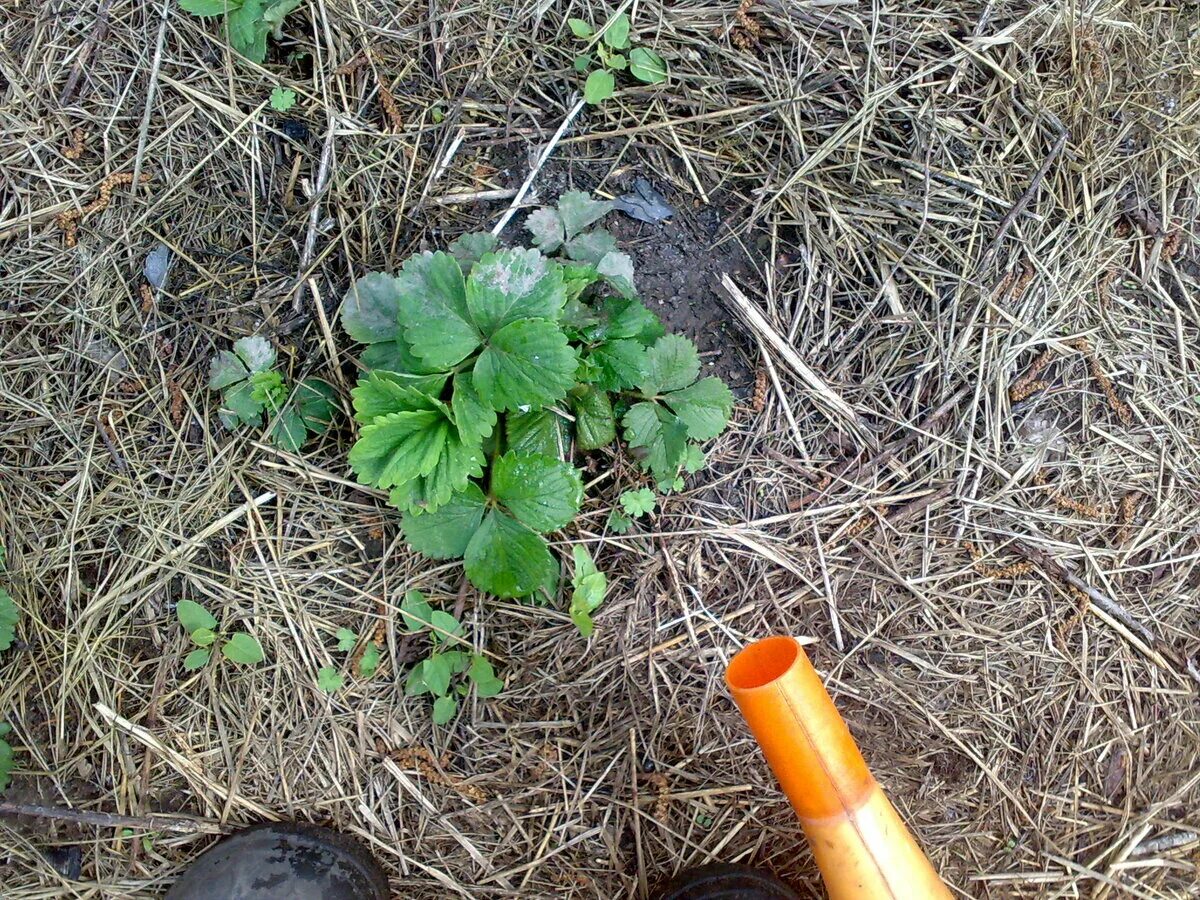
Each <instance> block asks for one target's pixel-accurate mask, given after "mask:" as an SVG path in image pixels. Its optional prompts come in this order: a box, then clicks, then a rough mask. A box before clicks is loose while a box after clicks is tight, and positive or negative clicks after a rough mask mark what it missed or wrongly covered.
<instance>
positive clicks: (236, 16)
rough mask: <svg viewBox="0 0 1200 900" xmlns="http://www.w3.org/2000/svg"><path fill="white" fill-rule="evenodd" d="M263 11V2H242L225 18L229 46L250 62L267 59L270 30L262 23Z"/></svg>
mask: <svg viewBox="0 0 1200 900" xmlns="http://www.w3.org/2000/svg"><path fill="white" fill-rule="evenodd" d="M265 9H266V3H265V0H243V3H242V6H241V7H240V8H239V9H236V10H232V11H230V12H229V14H228V15H226V16H225V29H226V31H227V32H228V34H229V45H230V46H231V47H233V49H234V50H236V51H237V52H238V53H240V54H242V56H244V57H246V59H248V60H250V61H251V62H256V63H261V62H263V61H264V60H266V58H267V32H269V31H270V30H271V29H270V28H269V27H268V26H267V24H266V23H265V22H264V21H263V13H264V12H265Z"/></svg>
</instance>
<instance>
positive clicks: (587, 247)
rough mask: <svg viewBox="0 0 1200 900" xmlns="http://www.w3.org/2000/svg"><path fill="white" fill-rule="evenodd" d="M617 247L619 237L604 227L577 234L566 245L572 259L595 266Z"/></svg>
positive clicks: (568, 254)
mask: <svg viewBox="0 0 1200 900" xmlns="http://www.w3.org/2000/svg"><path fill="white" fill-rule="evenodd" d="M616 249H617V239H616V238H615V237H613V236H612V234H610V233H609V232H608V231H607V230H605V229H603V228H597V229H595V230H594V231H587V232H584V233H583V234H577V235H575V237H573V238H571V240H569V241H567V246H566V251H567V256H569V257H571V259H573V260H576V261H577V262H584V263H589V264H590V265H593V266H595V265H597V264H599V262H600V260H602V259H604V257H606V256H607V255H608V254H610V253H612V252H613V251H615V250H616ZM631 283H632V278H631Z"/></svg>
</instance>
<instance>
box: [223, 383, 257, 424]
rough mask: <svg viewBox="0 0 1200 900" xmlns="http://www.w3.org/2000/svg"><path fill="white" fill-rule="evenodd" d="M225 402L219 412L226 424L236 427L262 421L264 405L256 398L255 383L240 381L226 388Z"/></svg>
mask: <svg viewBox="0 0 1200 900" xmlns="http://www.w3.org/2000/svg"><path fill="white" fill-rule="evenodd" d="M221 399H222V401H223V403H222V404H221V409H220V410H219V411H218V414H219V415H220V416H221V421H223V422H224V423H225V424H226V426H228V427H229V428H230V429H233V428H236V427H237V426H238V424H240V423H245V424H246V425H254V424H257V423H261V422H262V413H263V405H262V404H261V403H260V402H259V401H257V400H255V399H254V385H253V383H251V382H250V381H248V380H247V381H240V382H238V383H237V384H235V385H233V386H232V387H229V388H226V389H225V394H224V396H223V397H222V398H221Z"/></svg>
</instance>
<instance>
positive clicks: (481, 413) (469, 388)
mask: <svg viewBox="0 0 1200 900" xmlns="http://www.w3.org/2000/svg"><path fill="white" fill-rule="evenodd" d="M450 409H451V412H452V413H453V415H454V424H455V425H457V426H458V431H459V434H461V435H462V436H463V439H464V440H466V441H482V440H483V439H484V438H485V437H487V436H488V435H490V434H491V433H492V430H493V429H494V428H495V427H496V411H495V410H494V409H492V407H491V404H488V403H484V402H483V399H482V398H481V397H480V396H479V393H478V392H477V391H476V390H475V383H474V381H473V380H472V378H471V376H470V375H468V374H467V373H466V372H459V373H457V374H456V375H455V376H454V395H453V397H452V398H451V400H450Z"/></svg>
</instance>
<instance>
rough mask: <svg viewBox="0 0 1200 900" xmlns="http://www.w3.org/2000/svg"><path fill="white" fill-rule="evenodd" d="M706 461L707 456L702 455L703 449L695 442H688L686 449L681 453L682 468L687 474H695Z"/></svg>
mask: <svg viewBox="0 0 1200 900" xmlns="http://www.w3.org/2000/svg"><path fill="white" fill-rule="evenodd" d="M706 462H708V458H707V457H706V456H705V455H704V451H703V450H701V449H700V448H699V447H697V446H696V445H695V444H688V446H687V450H685V451H684V454H683V468H684V469H685V470H686V471H687V473H688V474H689V475H695V474H696V473H697V472H699V471H700V470H701V469H703V468H704V464H705V463H706Z"/></svg>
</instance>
